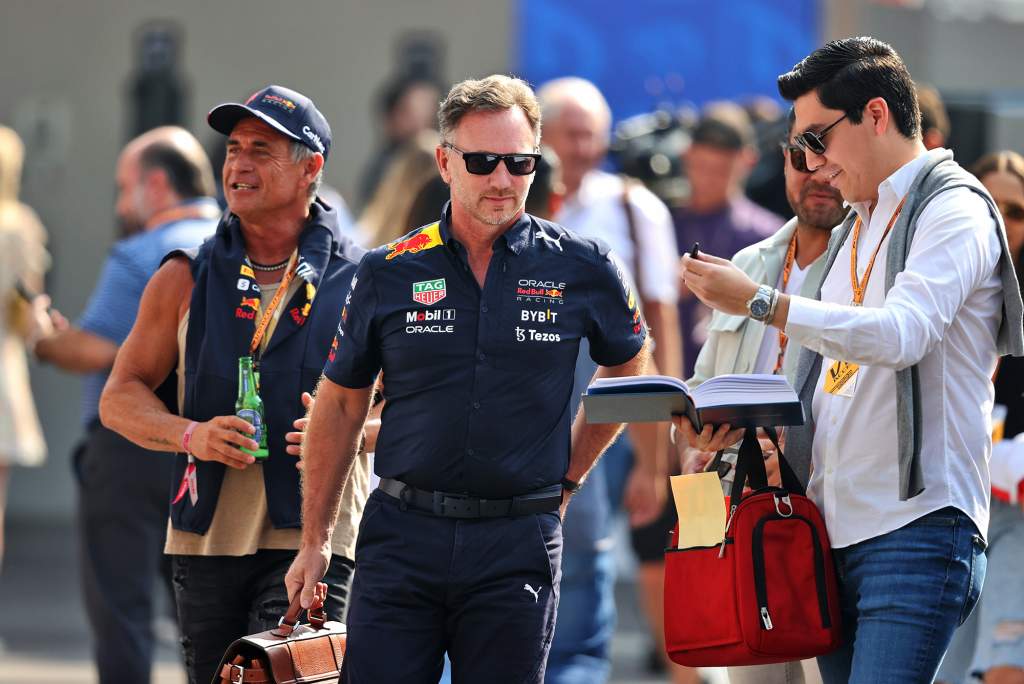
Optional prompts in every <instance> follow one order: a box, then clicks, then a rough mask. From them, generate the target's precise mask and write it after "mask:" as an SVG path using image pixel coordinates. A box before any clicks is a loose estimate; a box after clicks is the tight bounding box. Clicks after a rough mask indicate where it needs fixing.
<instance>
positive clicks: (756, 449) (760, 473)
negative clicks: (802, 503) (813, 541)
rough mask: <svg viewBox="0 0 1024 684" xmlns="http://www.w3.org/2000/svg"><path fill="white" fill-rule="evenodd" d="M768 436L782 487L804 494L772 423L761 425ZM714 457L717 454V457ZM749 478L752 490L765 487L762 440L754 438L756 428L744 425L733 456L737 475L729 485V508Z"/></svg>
mask: <svg viewBox="0 0 1024 684" xmlns="http://www.w3.org/2000/svg"><path fill="white" fill-rule="evenodd" d="M762 429H763V430H764V431H765V433H766V434H767V435H768V439H770V440H771V442H772V446H774V447H775V451H776V453H778V455H779V474H780V475H781V478H782V488H783V489H785V490H786V491H788V492H791V493H794V494H800V495H803V494H804V488H803V485H801V484H800V479H799V478H797V476H796V473H795V472H794V471H793V468H792V467H791V466H790V465H789V463H788V462H787V461H786V456H785V454H783V453H782V449H781V448H780V447H779V433H778V431H777V430H776V429H775V427H774V426H769V427H765V428H762ZM716 458H717V457H716ZM748 481H749V483H750V488H751V489H753V490H754V491H757V490H758V489H764V488H766V487H767V486H768V471H767V469H766V468H765V466H764V453H763V452H762V451H761V444H760V443H759V442H758V441H757V429H756V428H750V427H748V428H746V430H744V432H743V441H742V442H741V443H740V452H739V455H738V456H737V457H736V475H735V477H734V479H733V482H732V489H731V490H730V492H729V508H730V510H731V509H733V508H734V507H736V506H738V505H739V503H740V501H741V500H742V499H743V488H744V486H745V485H746V483H747V482H748Z"/></svg>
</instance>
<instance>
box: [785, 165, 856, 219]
mask: <svg viewBox="0 0 1024 684" xmlns="http://www.w3.org/2000/svg"><path fill="white" fill-rule="evenodd" d="M783 154H784V155H785V157H786V159H785V163H784V168H785V177H786V199H788V200H789V206H790V207H791V208H792V209H793V213H795V214H796V215H797V218H798V219H799V221H800V223H802V224H804V225H806V226H811V227H813V228H820V229H822V230H832V228H834V227H835V226H837V225H838V224H839V222H840V221H842V220H843V216H845V215H846V209H845V208H844V207H843V198H842V195H840V194H839V191H838V190H836V189H835V188H833V187H832V186H831V185H829V184H828V183H826V182H824V181H822V180H821V172H820V171H810V170H808V171H807V172H806V173H805V172H801V171H797V170H796V169H795V168H794V167H793V160H792V157H793V155H799V152H792V151H790V150H788V149H787V150H786V151H784V152H783Z"/></svg>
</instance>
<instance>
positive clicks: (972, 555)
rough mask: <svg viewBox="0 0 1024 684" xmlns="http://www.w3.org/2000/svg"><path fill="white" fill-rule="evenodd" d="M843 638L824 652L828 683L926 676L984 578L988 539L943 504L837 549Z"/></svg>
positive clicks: (878, 683) (880, 683)
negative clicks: (832, 648)
mask: <svg viewBox="0 0 1024 684" xmlns="http://www.w3.org/2000/svg"><path fill="white" fill-rule="evenodd" d="M834 557H835V562H836V571H837V572H838V574H839V589H840V592H841V596H840V601H841V603H842V608H843V628H844V632H845V633H846V635H845V643H844V645H843V646H842V647H840V649H839V650H838V651H835V652H833V653H830V654H828V655H826V656H821V657H819V658H818V667H819V668H820V669H821V677H822V679H823V680H824V681H825V684H888V683H889V682H900V683H906V684H912V683H913V684H917V683H921V684H924V683H926V682H931V681H932V680H933V679H934V678H935V673H936V671H937V670H938V669H939V663H940V662H941V661H942V656H943V654H944V653H945V652H946V649H947V648H948V647H949V642H950V640H951V639H952V638H953V630H955V629H956V628H957V627H958V626H959V625H961V624H963V622H964V620H966V619H967V617H968V616H969V615H970V614H971V611H972V610H973V609H974V606H975V604H976V603H977V602H978V596H979V595H980V594H981V585H982V583H983V582H984V580H985V543H984V541H982V539H981V536H980V535H979V534H978V529H977V528H976V527H975V526H974V523H973V522H971V519H970V518H968V517H967V516H966V515H965V514H964V513H962V512H960V511H958V510H957V509H955V508H944V509H942V510H939V511H935V512H934V513H929V514H928V515H926V516H924V517H921V518H918V519H917V520H915V521H914V522H912V523H910V524H908V525H905V526H903V527H901V528H899V529H898V530H893V531H892V532H889V533H887V534H883V535H881V536H879V537H874V538H872V539H868V540H865V541H863V542H860V543H859V544H854V545H852V546H847V547H845V548H842V549H836V550H835V551H834Z"/></svg>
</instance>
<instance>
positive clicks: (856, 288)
mask: <svg viewBox="0 0 1024 684" xmlns="http://www.w3.org/2000/svg"><path fill="white" fill-rule="evenodd" d="M906 201H907V197H906V195H904V196H903V199H901V200H900V203H899V204H898V205H897V206H896V211H894V212H893V213H892V216H891V217H890V218H889V224H888V225H887V226H886V227H885V232H884V233H882V238H881V239H880V240H879V241H878V244H877V245H875V251H874V252H872V253H871V259H869V260H868V265H867V268H865V269H864V277H863V278H861V279H860V280H858V279H857V241H858V240H859V239H860V226H861V220H860V216H858V217H857V220H856V221H855V222H854V224H853V244H852V245H851V248H850V286H851V287H852V288H853V305H854V306H860V305H861V304H863V303H864V293H865V292H866V291H867V289H868V280H870V279H871V269H873V268H874V267H875V257H876V256H878V250H880V249H881V248H882V243H883V242H885V238H886V236H888V235H889V231H890V230H892V227H893V225H894V224H895V223H896V219H897V218H898V217H899V215H900V212H901V211H903V205H904V203H905V202H906Z"/></svg>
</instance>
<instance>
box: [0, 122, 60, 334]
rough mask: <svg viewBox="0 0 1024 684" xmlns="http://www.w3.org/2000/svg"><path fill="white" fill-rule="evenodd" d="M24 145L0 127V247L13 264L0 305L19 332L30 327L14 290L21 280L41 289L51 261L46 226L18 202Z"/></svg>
mask: <svg viewBox="0 0 1024 684" xmlns="http://www.w3.org/2000/svg"><path fill="white" fill-rule="evenodd" d="M24 159H25V145H24V144H23V143H22V142H21V138H19V137H18V134H17V133H15V132H14V131H12V130H11V129H10V128H6V127H4V126H0V249H2V250H4V251H5V252H8V253H9V254H8V255H7V256H8V258H11V255H14V257H13V258H14V260H15V263H16V267H15V269H14V271H13V272H10V273H4V274H3V275H4V277H5V278H6V279H8V280H5V281H4V282H2V283H0V306H2V307H3V315H4V316H5V317H6V319H7V324H8V326H10V327H11V328H12V329H14V330H15V331H16V332H17V333H18V334H19V335H21V336H23V337H24V336H25V335H26V334H27V333H28V329H29V318H28V317H29V310H28V303H27V302H25V301H24V300H23V299H22V298H21V297H20V296H19V295H17V294H16V293H14V292H13V288H14V285H15V283H17V282H18V281H21V282H22V283H23V284H24V285H26V286H28V287H29V288H30V289H34V290H37V291H38V290H40V289H41V288H42V285H43V274H44V273H45V271H46V269H47V268H48V267H49V264H50V257H49V255H48V254H47V253H46V248H45V246H44V245H45V244H46V229H45V228H43V224H42V223H41V222H40V221H39V217H38V216H36V213H35V212H34V211H32V208H31V207H29V206H28V205H26V204H22V203H21V202H20V201H18V193H19V192H20V189H21V169H22V164H23V162H24Z"/></svg>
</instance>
